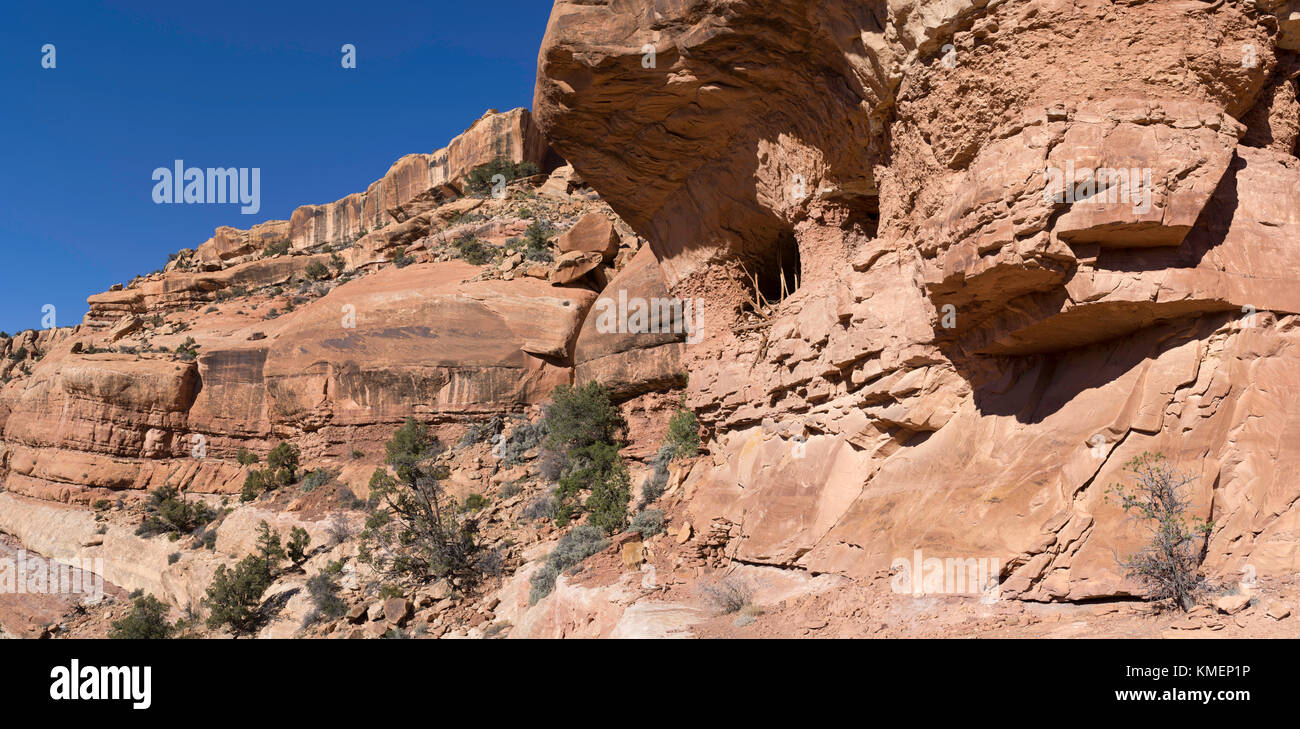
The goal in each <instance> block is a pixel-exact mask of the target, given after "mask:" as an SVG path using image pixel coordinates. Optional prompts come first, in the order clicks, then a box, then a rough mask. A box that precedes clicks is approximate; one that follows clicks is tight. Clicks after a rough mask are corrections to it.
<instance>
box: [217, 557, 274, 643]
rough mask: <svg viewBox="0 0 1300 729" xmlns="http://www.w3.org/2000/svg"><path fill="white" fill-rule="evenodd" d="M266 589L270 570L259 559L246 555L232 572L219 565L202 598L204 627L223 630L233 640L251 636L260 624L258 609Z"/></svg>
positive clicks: (262, 560)
mask: <svg viewBox="0 0 1300 729" xmlns="http://www.w3.org/2000/svg"><path fill="white" fill-rule="evenodd" d="M270 586H271V568H270V566H269V565H268V564H267V561H266V560H265V559H263V558H262V557H259V556H257V555H253V554H250V555H248V556H247V557H245V558H244V559H242V560H240V562H239V564H237V565H235V567H234V569H229V568H227V567H226V566H225V565H224V564H223V565H220V566H219V567H217V572H216V574H215V575H213V577H212V583H211V584H209V585H208V589H207V593H206V596H205V597H204V598H203V604H204V605H205V606H206V607H207V608H208V618H207V625H208V627H209V628H211V629H213V630H217V629H219V628H222V627H226V628H228V629H229V630H230V632H231V633H233V634H234V635H235V636H236V637H238V636H240V635H243V634H247V633H251V632H252V631H253V630H255V629H256V628H257V625H258V623H259V622H260V619H261V615H260V614H259V612H258V607H259V606H260V605H261V602H262V595H263V594H264V593H265V592H266V588H268V587H270Z"/></svg>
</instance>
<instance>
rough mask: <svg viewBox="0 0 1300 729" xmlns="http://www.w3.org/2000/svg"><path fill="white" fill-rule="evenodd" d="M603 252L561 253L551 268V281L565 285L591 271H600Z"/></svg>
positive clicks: (557, 284)
mask: <svg viewBox="0 0 1300 729" xmlns="http://www.w3.org/2000/svg"><path fill="white" fill-rule="evenodd" d="M600 263H601V254H600V253H595V252H592V251H571V252H569V253H564V254H561V255H560V257H559V258H558V259H556V261H555V267H554V268H552V269H551V275H550V281H551V283H552V284H554V285H556V286H564V285H567V284H571V283H574V282H576V281H578V280H580V279H581V278H582V277H583V276H586V275H587V274H589V273H597V274H599V271H600Z"/></svg>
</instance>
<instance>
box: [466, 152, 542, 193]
mask: <svg viewBox="0 0 1300 729" xmlns="http://www.w3.org/2000/svg"><path fill="white" fill-rule="evenodd" d="M537 172H538V169H537V165H536V164H534V163H532V162H519V163H516V162H512V161H511V160H508V159H506V158H504V157H498V158H497V159H494V160H492V161H491V162H488V163H487V164H482V165H479V166H478V167H475V168H474V169H472V170H470V172H469V175H467V176H466V178H465V184H466V187H468V188H469V191H470V192H471V193H473V194H475V195H487V194H488V193H490V192H491V191H492V178H493V177H495V176H497V175H501V176H502V177H504V178H505V179H506V182H510V181H511V180H516V179H518V178H520V177H531V176H533V175H535V174H537Z"/></svg>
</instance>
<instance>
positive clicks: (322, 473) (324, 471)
mask: <svg viewBox="0 0 1300 729" xmlns="http://www.w3.org/2000/svg"><path fill="white" fill-rule="evenodd" d="M333 480H334V472H333V471H331V470H330V469H328V468H318V469H316V470H315V471H312V472H311V473H308V474H307V477H306V478H304V479H303V480H302V490H303V491H304V492H306V493H311V492H312V491H315V490H316V489H318V488H320V487H322V486H324V485H326V484H328V483H329V482H330V481H333Z"/></svg>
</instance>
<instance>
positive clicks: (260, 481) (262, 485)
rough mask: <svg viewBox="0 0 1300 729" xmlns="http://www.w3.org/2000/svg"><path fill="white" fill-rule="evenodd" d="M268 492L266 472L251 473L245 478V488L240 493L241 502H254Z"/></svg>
mask: <svg viewBox="0 0 1300 729" xmlns="http://www.w3.org/2000/svg"><path fill="white" fill-rule="evenodd" d="M266 490H267V481H266V471H264V470H256V471H249V472H248V475H247V476H245V477H244V487H243V488H242V489H240V491H239V500H240V501H252V500H253V499H256V498H257V497H259V496H261V495H262V494H264V493H266Z"/></svg>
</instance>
